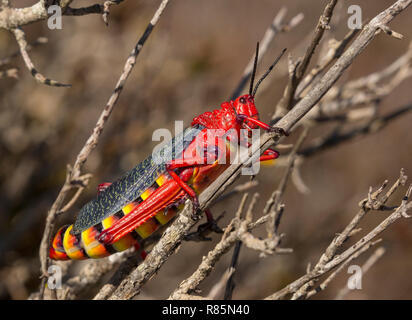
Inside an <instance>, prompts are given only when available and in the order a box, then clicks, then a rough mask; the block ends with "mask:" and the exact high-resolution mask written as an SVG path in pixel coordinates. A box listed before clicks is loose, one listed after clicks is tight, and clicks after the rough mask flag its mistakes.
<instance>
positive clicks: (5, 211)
mask: <svg viewBox="0 0 412 320" xmlns="http://www.w3.org/2000/svg"><path fill="white" fill-rule="evenodd" d="M411 2H412V0H398V1H395V0H387V1H386V0H385V1H379V4H378V1H373V0H365V1H363V2H362V12H363V21H364V27H363V30H350V29H348V27H347V19H348V13H347V8H348V7H349V5H351V4H352V3H351V2H350V1H344V0H329V1H313V3H312V2H311V4H310V5H309V4H308V1H303V0H292V1H288V4H287V8H286V7H284V8H282V7H281V6H280V4H278V2H277V1H269V0H265V1H256V2H253V3H252V2H251V1H247V0H242V1H235V0H228V1H217V0H216V1H202V2H200V1H196V2H189V3H187V2H182V1H177V0H169V1H167V0H163V1H157V2H156V3H153V1H143V0H142V1H140V0H139V1H129V0H123V1H122V0H120V1H106V2H101V3H99V4H96V3H95V2H92V1H81V2H80V1H77V0H62V1H60V2H59V4H60V6H61V7H62V10H63V13H64V17H63V28H62V29H61V30H50V29H48V27H47V21H46V20H47V10H46V8H47V7H48V6H49V5H51V4H53V1H49V0H39V1H29V0H27V1H26V0H21V1H19V0H16V1H13V0H10V1H9V0H2V1H1V2H0V29H2V30H1V31H0V44H1V50H0V54H1V56H0V90H1V91H0V114H1V117H0V152H1V166H0V208H1V215H0V219H1V220H0V221H1V223H0V298H1V299H27V298H32V299H39V298H47V299H55V298H58V299H82V298H86V299H91V298H93V297H94V298H95V299H130V298H137V299H156V298H157V299H164V298H170V299H215V298H219V299H221V298H225V299H231V298H233V299H245V298H246V299H263V298H266V299H285V298H291V299H309V298H319V299H321V298H323V299H324V298H328V299H333V298H336V299H342V298H343V299H346V298H347V299H373V298H375V299H376V298H401V299H405V298H408V299H410V298H411V297H412V280H411V279H410V277H409V276H408V271H409V270H410V267H411V261H412V253H411V252H412V251H411V248H412V246H411V243H412V233H411V231H410V220H407V218H409V215H410V214H411V213H412V210H411V209H412V202H411V201H410V200H409V196H410V193H411V191H412V189H411V187H409V185H410V180H409V181H408V179H407V175H408V174H409V175H411V174H412V173H411V172H412V167H411V159H412V140H411V139H410V135H409V131H410V123H411V119H412V115H411V113H410V111H411V110H412V101H411V94H410V87H411V84H412V81H411V79H410V78H411V75H412V67H411V60H412V42H411V33H410V19H411V12H410V10H411V9H410V7H409V5H410V4H411ZM408 7H409V8H408ZM18 8H26V9H18ZM392 20H393V21H392ZM149 21H150V23H149ZM148 23H149V24H148ZM105 24H106V25H105ZM153 27H154V28H153ZM145 30H146V31H145ZM256 41H260V44H261V51H260V62H259V70H260V73H263V70H264V69H265V66H267V65H269V64H270V63H271V61H272V60H273V58H274V57H275V56H277V55H278V54H279V52H280V51H281V49H282V48H284V47H287V48H288V54H289V57H287V58H286V59H285V58H283V59H282V60H281V63H280V64H279V65H278V66H277V68H276V70H275V71H274V72H273V74H271V76H270V78H269V79H268V80H265V82H264V83H263V84H262V88H261V89H260V92H259V94H258V96H257V98H256V103H257V106H258V108H259V110H260V114H261V118H262V119H263V120H264V121H269V120H270V119H272V123H275V122H276V125H277V126H280V127H282V128H283V129H285V130H286V131H288V132H289V133H290V134H289V136H288V137H284V136H281V135H279V134H275V133H273V134H264V135H262V137H261V144H260V148H257V150H255V151H254V152H255V153H258V152H261V151H260V150H262V151H263V150H264V149H266V148H267V147H269V146H271V145H273V144H274V145H277V148H278V150H279V151H280V152H281V157H280V159H279V160H277V162H276V163H277V165H276V166H275V167H262V168H261V171H260V173H259V175H258V176H257V177H256V178H255V180H253V181H249V179H248V177H241V176H240V175H239V172H240V169H241V167H242V164H239V165H232V166H231V167H230V168H229V169H228V170H227V171H226V172H225V173H224V174H223V175H222V176H221V177H219V179H218V180H216V181H215V183H214V184H213V185H212V186H211V187H210V188H208V189H207V190H206V191H205V192H204V193H202V195H201V196H200V204H201V208H202V209H205V208H206V207H211V209H212V211H213V212H214V213H215V216H217V215H219V213H221V212H223V211H225V212H226V214H225V216H224V217H223V218H222V219H221V220H220V221H219V224H220V226H221V227H224V230H225V232H224V234H223V236H222V235H218V234H211V235H210V236H211V237H212V240H211V241H207V242H194V241H186V240H187V239H186V240H185V236H186V235H187V234H188V233H190V232H191V231H193V230H196V224H197V223H199V222H197V221H194V220H193V219H192V217H191V205H190V203H188V204H187V206H186V208H185V209H184V210H183V212H182V213H181V214H180V215H179V217H178V218H177V219H176V220H175V221H174V222H173V224H172V225H171V227H169V228H168V229H167V230H166V232H165V233H164V235H163V236H162V238H161V239H159V241H158V242H157V243H156V244H155V245H154V247H153V248H152V249H151V252H150V254H149V255H148V257H147V258H146V260H145V261H143V262H141V261H138V260H139V259H138V258H137V255H136V253H135V252H133V250H128V251H126V252H124V253H122V254H118V255H116V256H114V257H109V258H105V259H101V260H95V261H82V262H71V261H70V262H58V263H55V262H53V263H54V264H57V265H59V266H61V268H62V270H63V288H62V289H60V290H57V291H55V290H49V289H45V283H46V280H47V270H48V266H49V265H50V264H51V262H50V261H48V259H47V258H46V257H47V247H48V244H49V238H50V236H51V235H52V233H53V232H54V231H55V230H56V228H57V227H58V226H59V225H60V224H63V223H72V222H73V219H74V216H75V215H76V213H77V212H78V210H79V209H80V208H81V206H82V205H83V204H84V203H85V202H86V201H88V200H90V199H91V198H92V197H93V196H95V193H96V187H97V185H98V184H99V183H101V182H104V181H112V180H114V179H116V177H118V176H120V175H121V174H122V173H123V172H124V171H126V170H128V169H130V168H131V167H133V166H134V165H136V163H138V162H139V161H141V160H143V159H144V158H145V157H146V156H147V155H148V154H149V153H150V152H151V150H152V148H153V147H154V146H155V144H156V142H153V141H152V139H151V136H152V133H153V130H155V129H157V128H169V129H172V130H173V125H174V123H173V120H184V121H185V123H186V124H188V123H189V121H190V120H191V118H192V117H193V116H195V115H197V114H200V113H202V112H204V111H206V110H210V109H212V108H216V107H218V106H219V104H220V103H221V102H223V101H225V100H227V99H228V98H230V97H233V96H237V95H239V93H241V92H245V91H246V89H245V83H246V82H247V79H248V76H249V74H250V71H251V66H252V61H253V60H252V56H253V50H254V47H255V43H256ZM247 63H248V64H247ZM67 84H70V85H71V86H70V87H68V86H67ZM93 128H94V129H93ZM103 129H104V130H103ZM370 186H373V187H370ZM351 265H359V266H361V267H362V271H363V278H362V289H360V290H348V288H347V285H346V283H347V280H348V277H349V276H350V274H348V268H349V266H351ZM366 272H367V273H366ZM40 276H41V277H42V278H41V279H39V277H40ZM39 288H40V289H39Z"/></svg>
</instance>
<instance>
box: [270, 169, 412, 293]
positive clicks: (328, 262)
mask: <svg viewBox="0 0 412 320" xmlns="http://www.w3.org/2000/svg"><path fill="white" fill-rule="evenodd" d="M387 183H388V182H387V181H385V182H384V183H383V184H382V186H381V187H380V188H379V189H378V190H376V191H375V192H372V191H371V190H370V191H369V193H368V197H367V198H366V199H365V200H362V201H361V202H360V207H361V208H360V210H359V212H358V213H357V214H356V215H355V217H354V218H353V219H352V221H351V222H350V223H349V224H348V225H347V226H346V228H345V229H344V230H343V232H342V233H340V234H339V235H338V236H336V237H335V238H334V239H333V240H332V242H331V243H330V244H329V246H328V248H327V249H326V250H325V252H324V253H323V254H322V256H321V257H320V259H319V261H318V262H317V264H316V265H315V267H314V268H313V269H312V270H308V272H307V273H306V275H304V276H302V277H301V278H299V279H297V280H296V281H294V282H292V283H291V284H289V285H287V286H286V287H285V288H283V289H282V290H279V291H278V292H276V293H274V294H272V295H270V296H269V297H267V298H266V299H281V298H283V297H285V296H286V295H288V294H293V297H292V299H302V298H307V295H308V292H311V290H312V288H313V286H314V284H315V283H316V282H317V278H319V277H320V276H322V275H324V274H326V273H327V272H329V271H330V270H332V269H334V268H335V267H337V266H339V265H340V264H341V263H344V262H345V261H346V260H347V259H352V256H353V255H356V254H358V252H359V250H361V249H362V248H364V247H365V246H367V247H370V246H371V245H372V240H373V239H374V238H376V237H377V236H378V235H379V234H380V233H382V232H383V231H384V230H385V229H386V228H387V227H389V226H390V225H391V224H392V223H394V222H395V221H397V220H399V219H400V218H403V217H404V218H407V217H408V215H407V211H408V210H410V209H412V202H408V197H409V196H410V193H411V190H412V189H411V187H410V188H408V191H407V193H406V196H405V198H404V200H403V201H402V203H401V205H400V206H399V207H397V208H396V209H395V211H394V212H393V213H392V214H391V215H390V216H389V217H388V218H386V219H385V220H384V221H383V222H381V223H380V224H379V225H378V226H377V227H375V228H374V229H373V230H372V231H370V232H369V233H368V234H367V235H366V236H364V237H362V238H361V239H360V240H359V241H358V242H356V243H355V244H354V245H352V246H351V247H349V248H348V249H346V250H345V251H344V252H343V253H341V254H339V255H337V254H336V253H337V251H338V250H339V249H340V248H341V247H342V246H343V244H344V243H345V242H346V241H347V240H348V238H349V237H351V236H352V235H353V234H354V233H353V231H354V230H355V228H356V227H357V226H358V225H359V223H360V221H361V219H362V218H363V217H364V216H365V215H366V213H367V212H369V211H370V210H385V203H386V201H387V200H388V199H389V197H390V196H391V195H392V194H393V193H394V192H395V191H396V190H397V189H398V188H399V186H401V185H404V184H405V183H406V176H405V173H404V171H403V170H401V173H400V176H399V179H398V180H397V181H396V182H395V183H394V184H393V185H392V187H391V188H390V189H389V190H388V192H387V193H386V194H384V193H383V191H384V189H385V187H386V186H387ZM312 295H313V293H311V294H310V296H312Z"/></svg>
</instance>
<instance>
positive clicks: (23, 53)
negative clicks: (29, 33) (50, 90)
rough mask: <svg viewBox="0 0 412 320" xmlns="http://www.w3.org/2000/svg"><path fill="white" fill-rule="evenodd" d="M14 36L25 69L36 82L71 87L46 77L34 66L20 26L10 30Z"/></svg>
mask: <svg viewBox="0 0 412 320" xmlns="http://www.w3.org/2000/svg"><path fill="white" fill-rule="evenodd" d="M11 31H12V32H13V34H14V36H15V37H16V41H17V43H18V45H19V47H20V53H21V56H22V57H23V60H24V63H25V64H26V67H27V69H29V71H30V73H31V75H32V76H33V77H34V79H36V81H37V82H39V83H42V84H45V85H48V86H53V87H71V85H70V84H64V83H61V82H58V81H55V80H51V79H49V78H46V77H45V76H44V75H42V74H41V73H40V72H39V71H37V69H36V68H35V67H34V65H33V62H32V61H31V59H30V56H29V54H28V52H27V46H28V45H27V41H26V36H25V33H24V31H23V30H22V29H21V28H16V29H12V30H11Z"/></svg>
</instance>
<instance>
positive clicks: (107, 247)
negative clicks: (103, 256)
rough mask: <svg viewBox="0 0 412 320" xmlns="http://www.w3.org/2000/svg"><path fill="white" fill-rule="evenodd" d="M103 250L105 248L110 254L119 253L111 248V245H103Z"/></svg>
mask: <svg viewBox="0 0 412 320" xmlns="http://www.w3.org/2000/svg"><path fill="white" fill-rule="evenodd" d="M104 248H105V249H106V250H107V251H108V252H109V253H110V254H113V253H117V252H119V251H117V250H116V249H115V248H114V247H113V245H111V244H105V245H104Z"/></svg>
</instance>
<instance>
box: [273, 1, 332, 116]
mask: <svg viewBox="0 0 412 320" xmlns="http://www.w3.org/2000/svg"><path fill="white" fill-rule="evenodd" d="M337 1H338V0H330V1H329V2H328V4H327V5H326V7H325V9H324V11H323V13H322V15H321V16H320V18H319V21H318V24H317V26H316V29H315V34H314V36H313V39H312V41H311V43H310V45H309V47H308V48H307V50H306V53H305V55H304V56H303V58H302V60H301V61H300V62H299V63H297V64H296V65H295V67H293V68H292V70H291V72H290V77H289V83H288V85H287V86H286V88H285V91H284V93H283V97H282V99H281V100H280V101H279V103H278V105H277V107H276V111H277V112H276V113H277V115H276V117H280V116H281V115H282V114H284V113H285V111H287V110H289V109H290V108H291V107H292V105H293V103H294V97H295V92H296V89H297V87H298V85H299V83H300V82H301V80H302V78H303V76H304V74H305V72H306V69H307V68H308V66H309V63H310V60H311V59H312V56H313V54H314V53H315V49H316V47H317V46H318V44H319V43H320V41H321V39H322V37H323V34H324V32H325V30H326V29H329V23H330V20H331V18H332V15H333V9H334V8H335V6H336V3H337Z"/></svg>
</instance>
